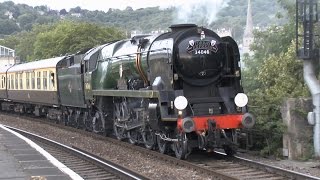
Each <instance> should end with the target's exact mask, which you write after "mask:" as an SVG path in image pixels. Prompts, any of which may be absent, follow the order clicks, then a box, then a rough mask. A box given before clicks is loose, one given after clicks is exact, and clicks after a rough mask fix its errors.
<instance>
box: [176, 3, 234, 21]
mask: <svg viewBox="0 0 320 180" xmlns="http://www.w3.org/2000/svg"><path fill="white" fill-rule="evenodd" d="M228 2H229V0H227V1H226V0H197V1H186V3H184V4H181V5H178V6H176V8H177V13H176V17H174V22H173V23H179V24H180V23H194V24H198V25H204V26H208V25H210V24H211V23H212V22H213V21H214V20H216V15H217V13H218V12H219V10H220V9H222V8H223V7H226V6H227V5H228Z"/></svg>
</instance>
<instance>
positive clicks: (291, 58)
mask: <svg viewBox="0 0 320 180" xmlns="http://www.w3.org/2000/svg"><path fill="white" fill-rule="evenodd" d="M285 7H286V6H285ZM287 8H288V13H289V14H291V16H290V17H294V16H293V14H292V13H294V11H291V6H288V7H287ZM294 40H295V23H294V18H290V19H289V22H288V23H287V24H285V25H284V26H281V27H279V26H272V27H270V28H269V29H267V30H265V31H260V32H255V41H254V44H253V45H252V47H251V48H252V49H253V50H254V56H253V57H248V56H247V57H246V58H245V64H246V69H245V70H244V71H243V74H242V75H243V85H244V89H245V90H246V92H248V95H249V98H250V102H249V107H250V111H251V112H253V113H254V114H255V116H256V117H257V123H256V126H255V130H256V131H257V133H259V134H260V135H263V136H264V137H265V139H266V141H257V142H256V144H255V145H256V146H255V147H256V148H261V149H262V151H261V152H262V153H271V152H273V153H275V152H278V151H277V150H278V149H279V148H281V147H282V132H283V130H284V128H283V126H284V125H283V122H282V118H281V112H280V107H281V105H282V103H283V100H284V98H288V97H306V96H308V95H309V93H308V89H307V87H306V85H305V84H304V81H303V65H302V62H301V61H298V60H297V59H296V52H295V41H294ZM255 137H257V136H255Z"/></svg>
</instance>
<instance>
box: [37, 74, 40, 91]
mask: <svg viewBox="0 0 320 180" xmlns="http://www.w3.org/2000/svg"><path fill="white" fill-rule="evenodd" d="M37 89H41V72H37Z"/></svg>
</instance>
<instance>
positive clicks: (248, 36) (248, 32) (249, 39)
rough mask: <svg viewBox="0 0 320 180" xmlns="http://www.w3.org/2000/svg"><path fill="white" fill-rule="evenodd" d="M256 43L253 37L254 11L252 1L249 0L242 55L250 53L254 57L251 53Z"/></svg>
mask: <svg viewBox="0 0 320 180" xmlns="http://www.w3.org/2000/svg"><path fill="white" fill-rule="evenodd" d="M253 41H254V36H253V22H252V9H251V0H248V9H247V23H246V29H245V30H244V35H243V42H242V53H243V54H244V53H249V55H252V51H250V45H251V44H252V43H253Z"/></svg>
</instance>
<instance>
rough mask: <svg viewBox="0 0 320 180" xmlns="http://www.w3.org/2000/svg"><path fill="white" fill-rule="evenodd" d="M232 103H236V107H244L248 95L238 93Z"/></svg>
mask: <svg viewBox="0 0 320 180" xmlns="http://www.w3.org/2000/svg"><path fill="white" fill-rule="evenodd" d="M234 103H236V105H237V106H238V107H244V106H246V105H247V104H248V96H247V95H246V94H244V93H238V94H237V95H236V97H235V98H234Z"/></svg>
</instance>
